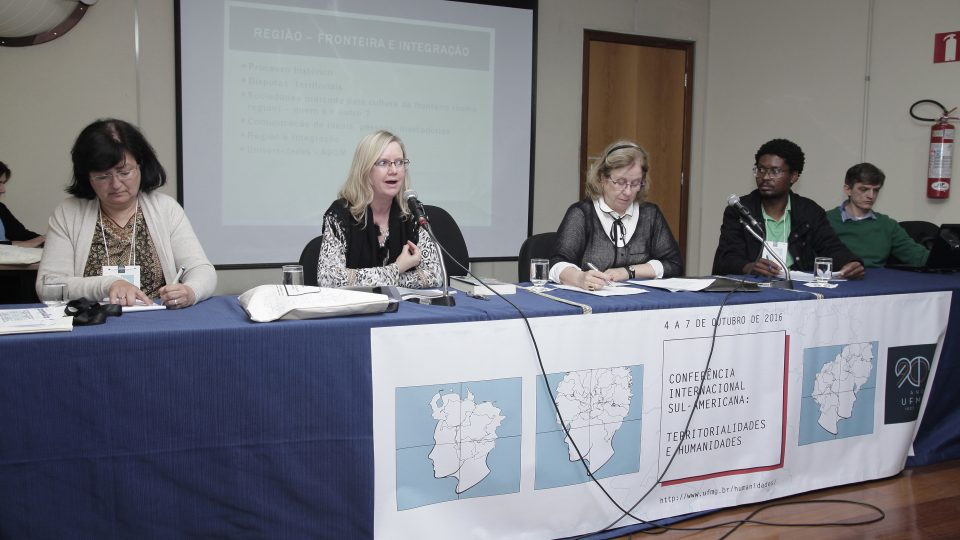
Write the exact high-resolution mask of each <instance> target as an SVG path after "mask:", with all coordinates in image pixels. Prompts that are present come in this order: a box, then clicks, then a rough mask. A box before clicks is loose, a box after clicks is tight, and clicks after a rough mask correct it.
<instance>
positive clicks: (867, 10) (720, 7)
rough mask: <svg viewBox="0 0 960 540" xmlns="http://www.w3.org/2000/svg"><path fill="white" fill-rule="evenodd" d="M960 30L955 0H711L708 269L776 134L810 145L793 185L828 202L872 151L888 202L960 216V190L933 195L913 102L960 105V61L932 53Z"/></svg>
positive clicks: (902, 214) (925, 131) (704, 261)
mask: <svg viewBox="0 0 960 540" xmlns="http://www.w3.org/2000/svg"><path fill="white" fill-rule="evenodd" d="M871 25H872V33H871ZM958 29H960V2H957V1H956V0H922V1H917V2H899V1H897V0H875V1H871V0H848V1H845V2H836V1H833V0H807V1H804V2H794V1H789V0H729V1H722V2H712V3H711V5H710V37H709V49H710V65H709V67H708V74H707V79H708V85H707V99H706V108H707V114H706V129H705V142H704V148H705V152H704V177H703V180H704V186H703V202H704V205H703V212H702V223H701V236H702V238H703V240H702V243H701V247H700V261H701V266H700V269H701V271H702V272H708V271H709V269H710V264H711V262H712V259H713V252H714V250H715V249H716V239H717V238H718V236H719V235H718V233H717V228H718V225H719V223H720V221H721V215H722V213H723V208H724V204H725V200H726V197H727V195H729V194H730V193H739V194H743V193H747V192H749V191H750V190H752V189H753V188H754V187H755V183H754V181H753V179H752V178H751V176H752V175H751V173H750V168H751V166H752V165H753V155H754V153H755V152H756V149H757V147H759V146H760V144H762V143H763V142H765V141H767V140H769V139H771V138H775V137H785V138H788V139H791V140H793V141H794V142H796V143H797V144H799V145H800V146H801V147H802V148H803V150H804V152H805V154H806V158H807V165H806V167H805V169H804V173H803V175H802V176H801V179H800V181H799V182H798V183H797V185H796V191H797V192H798V193H800V194H802V195H805V196H807V197H811V198H813V199H815V200H817V201H818V202H819V203H820V204H821V205H822V206H824V207H827V208H829V207H831V206H835V205H837V204H839V202H840V201H841V200H842V190H841V186H842V185H843V176H844V173H845V172H846V170H847V168H848V167H850V166H851V165H853V164H855V163H859V162H860V161H870V162H872V163H874V164H875V165H877V166H878V167H880V168H881V169H883V170H884V171H885V172H886V174H887V183H886V184H885V186H884V189H883V194H882V196H881V198H880V202H879V206H878V209H879V211H881V212H883V213H887V214H890V215H891V216H893V217H894V218H896V219H898V220H907V219H924V220H928V221H933V222H937V223H939V222H951V221H953V222H955V221H960V210H958V208H957V204H960V203H958V202H957V198H958V197H960V195H957V194H954V195H953V196H952V198H951V199H950V200H949V201H948V202H945V203H944V202H933V201H930V200H928V199H926V180H925V179H926V158H927V147H928V143H927V141H928V137H929V131H930V130H929V125H927V124H920V123H917V122H915V121H913V120H912V119H911V118H910V117H909V115H908V113H907V111H908V108H909V106H910V104H911V103H913V102H914V101H916V100H918V99H922V98H931V99H935V100H937V101H940V102H941V103H943V104H944V105H946V106H947V107H948V108H949V107H952V106H954V105H960V92H958V89H960V63H953V64H938V65H934V64H933V63H932V58H933V36H934V34H935V33H937V32H947V31H952V30H958ZM868 75H869V76H870V80H869V81H868V80H867V76H868ZM956 174H957V167H956V165H954V175H956ZM691 271H692V269H691Z"/></svg>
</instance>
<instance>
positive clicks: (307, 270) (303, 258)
mask: <svg viewBox="0 0 960 540" xmlns="http://www.w3.org/2000/svg"><path fill="white" fill-rule="evenodd" d="M322 243H323V236H318V237H316V238H314V239H313V240H311V241H309V242H307V245H306V246H304V247H303V251H302V252H300V266H302V267H303V284H304V285H310V286H312V287H316V286H317V264H318V263H319V262H320V244H322Z"/></svg>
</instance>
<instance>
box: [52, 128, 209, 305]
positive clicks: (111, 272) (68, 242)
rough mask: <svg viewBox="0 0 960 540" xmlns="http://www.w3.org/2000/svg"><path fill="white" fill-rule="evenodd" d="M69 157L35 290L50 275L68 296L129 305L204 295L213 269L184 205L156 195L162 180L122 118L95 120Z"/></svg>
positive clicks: (151, 155) (146, 146)
mask: <svg viewBox="0 0 960 540" xmlns="http://www.w3.org/2000/svg"><path fill="white" fill-rule="evenodd" d="M71 155H72V157H73V182H72V183H71V184H70V186H69V187H68V188H67V193H70V194H71V195H73V197H71V198H69V199H67V200H65V201H63V202H62V203H61V204H60V206H58V207H57V209H56V210H54V212H53V216H52V217H51V218H50V225H49V230H48V233H47V241H46V245H45V246H44V249H43V257H42V259H41V260H40V268H39V270H38V271H37V284H36V287H37V293H38V294H40V292H41V288H42V285H43V279H44V276H47V275H53V276H58V277H60V278H62V281H63V282H64V283H66V285H67V296H68V297H69V298H70V299H76V298H86V299H89V300H94V301H101V300H104V299H107V300H108V301H109V302H110V303H112V304H120V305H133V304H135V303H136V302H137V301H138V300H139V301H141V302H144V303H148V304H149V303H152V302H153V300H152V299H153V298H159V300H160V302H162V303H163V304H164V305H165V306H167V307H168V308H174V309H176V308H183V307H188V306H192V305H193V304H195V303H197V302H199V301H201V300H203V299H205V298H208V297H209V296H210V295H211V294H212V293H213V290H214V288H215V287H216V285H217V274H216V271H215V270H214V268H213V265H212V264H210V261H209V260H207V257H206V255H205V254H204V252H203V248H202V247H201V246H200V241H199V240H197V236H196V234H194V232H193V227H191V226H190V221H189V220H188V219H187V216H186V214H184V212H183V208H181V207H180V205H179V204H177V202H176V201H175V200H174V199H172V198H171V197H169V196H167V195H164V194H162V193H156V192H154V190H155V189H157V188H158V187H160V186H162V185H163V184H164V183H165V182H166V180H167V177H166V172H165V171H164V170H163V166H162V165H160V163H159V161H157V156H156V153H155V152H154V151H153V148H152V147H151V146H150V143H148V142H147V140H146V139H145V138H144V136H143V134H141V133H140V131H139V130H138V129H137V128H136V127H134V126H133V125H131V124H129V123H127V122H124V121H122V120H115V119H106V120H98V121H96V122H94V123H92V124H90V125H89V126H87V127H86V128H84V130H83V131H82V132H81V133H80V135H79V136H78V137H77V141H76V142H75V143H74V145H73V150H72V151H71ZM181 269H182V270H183V271H182V273H181Z"/></svg>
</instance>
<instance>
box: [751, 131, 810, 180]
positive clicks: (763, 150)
mask: <svg viewBox="0 0 960 540" xmlns="http://www.w3.org/2000/svg"><path fill="white" fill-rule="evenodd" d="M768 154H769V155H774V156H779V157H780V159H782V160H784V161H786V162H787V165H789V166H790V170H791V171H796V172H797V173H798V174H799V173H802V172H803V163H804V157H803V150H801V149H800V147H799V146H797V143H795V142H793V141H789V140H787V139H773V140H771V141H767V142H765V143H763V145H762V146H760V148H759V149H758V150H757V153H756V154H755V155H754V156H753V164H754V165H758V164H759V163H760V156H766V155H768Z"/></svg>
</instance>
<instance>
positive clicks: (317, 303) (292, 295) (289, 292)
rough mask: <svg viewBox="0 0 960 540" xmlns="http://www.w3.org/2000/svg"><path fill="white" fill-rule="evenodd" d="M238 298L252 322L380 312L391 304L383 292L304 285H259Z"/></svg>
mask: <svg viewBox="0 0 960 540" xmlns="http://www.w3.org/2000/svg"><path fill="white" fill-rule="evenodd" d="M239 300H240V305H241V306H242V307H243V309H244V310H245V311H246V312H247V315H249V316H250V319H251V320H252V321H255V322H269V321H276V320H278V319H288V320H289V319H293V320H299V319H321V318H324V317H342V316H344V315H361V314H366V313H383V312H384V311H386V309H387V307H388V306H389V305H390V298H389V297H388V296H387V295H385V294H376V293H370V292H363V291H351V290H347V289H331V288H328V287H308V286H304V285H260V286H258V287H254V288H252V289H250V290H249V291H247V292H245V293H243V294H241V295H240V299H239Z"/></svg>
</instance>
